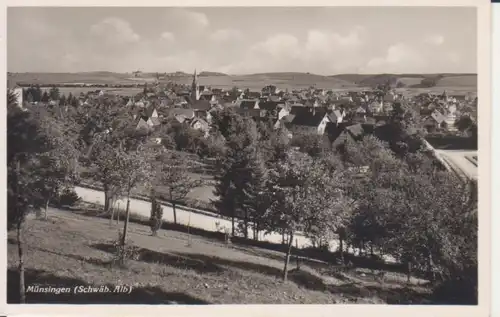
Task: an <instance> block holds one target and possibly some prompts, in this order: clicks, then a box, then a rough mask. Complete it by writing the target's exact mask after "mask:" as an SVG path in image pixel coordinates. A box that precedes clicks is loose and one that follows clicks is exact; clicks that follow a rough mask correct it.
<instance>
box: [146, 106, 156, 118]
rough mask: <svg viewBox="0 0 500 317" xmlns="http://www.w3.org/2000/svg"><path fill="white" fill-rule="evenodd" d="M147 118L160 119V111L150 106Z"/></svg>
mask: <svg viewBox="0 0 500 317" xmlns="http://www.w3.org/2000/svg"><path fill="white" fill-rule="evenodd" d="M146 116H147V117H148V118H158V111H156V107H155V106H154V105H150V106H148V107H147V108H146Z"/></svg>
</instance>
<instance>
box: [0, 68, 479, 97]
mask: <svg viewBox="0 0 500 317" xmlns="http://www.w3.org/2000/svg"><path fill="white" fill-rule="evenodd" d="M436 75H437V74H436ZM151 76H152V75H151V74H143V75H142V77H139V78H134V77H133V75H132V74H126V73H112V72H88V73H72V74H70V73H65V74H64V73H10V74H9V75H8V82H9V86H14V85H15V84H16V83H18V82H19V83H29V84H40V85H51V84H63V83H87V84H91V83H93V84H110V85H112V84H114V85H117V84H136V83H139V84H142V83H143V82H152V81H153V80H154V78H153V77H151ZM425 76H435V75H415V74H407V75H405V74H396V75H394V74H392V75H391V74H382V75H359V74H352V75H349V74H346V75H335V76H321V75H315V74H309V73H291V72H290V73H265V74H249V75H217V76H216V75H208V76H200V77H199V83H200V85H209V86H211V87H213V88H224V89H231V88H232V87H234V86H237V87H239V88H242V89H246V88H249V89H251V90H260V89H262V87H264V86H266V85H276V86H278V87H279V88H281V89H289V90H292V89H300V88H308V87H310V86H316V87H317V88H325V89H334V90H345V89H349V90H357V89H365V88H367V87H368V86H371V85H375V84H384V83H385V82H386V81H387V79H388V78H396V79H399V80H400V81H402V82H403V83H404V84H406V85H414V84H418V83H419V82H420V81H421V80H422V79H423V78H424V77H425ZM169 80H171V81H173V82H176V83H178V84H187V85H189V84H191V82H192V80H193V78H192V76H191V75H190V74H180V75H179V76H173V77H169V79H162V80H160V82H167V81H169ZM95 89H96V88H92V87H91V88H89V90H95ZM443 89H447V90H456V91H459V92H460V91H464V90H465V91H476V90H477V75H474V74H472V75H471V74H458V75H457V74H444V75H443V78H442V79H440V80H439V81H438V83H437V86H436V87H433V88H430V89H415V91H422V92H424V91H442V90H443ZM413 90H414V89H413V88H412V91H413ZM118 91H119V92H121V91H122V90H118ZM124 91H125V93H126V94H128V90H127V89H125V90H124Z"/></svg>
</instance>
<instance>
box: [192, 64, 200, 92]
mask: <svg viewBox="0 0 500 317" xmlns="http://www.w3.org/2000/svg"><path fill="white" fill-rule="evenodd" d="M191 98H192V99H194V100H200V88H199V86H198V74H197V73H196V68H195V69H194V75H193V83H192V84H191Z"/></svg>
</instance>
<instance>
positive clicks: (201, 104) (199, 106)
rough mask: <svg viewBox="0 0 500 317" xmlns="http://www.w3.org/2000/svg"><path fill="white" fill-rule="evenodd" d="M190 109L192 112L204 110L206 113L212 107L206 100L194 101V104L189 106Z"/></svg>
mask: <svg viewBox="0 0 500 317" xmlns="http://www.w3.org/2000/svg"><path fill="white" fill-rule="evenodd" d="M191 107H192V108H193V109H194V110H205V111H208V110H210V108H212V105H211V104H210V102H209V101H207V100H196V101H195V102H193V103H192V104H191Z"/></svg>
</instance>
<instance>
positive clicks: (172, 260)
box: [7, 209, 429, 304]
mask: <svg viewBox="0 0 500 317" xmlns="http://www.w3.org/2000/svg"><path fill="white" fill-rule="evenodd" d="M49 214H50V216H49V220H48V221H43V220H36V219H33V218H32V217H30V218H29V219H28V220H27V223H26V225H25V242H26V245H25V254H26V256H25V266H26V285H27V286H30V285H33V286H34V285H37V284H38V285H41V286H45V287H46V286H49V285H51V286H54V287H58V286H65V287H70V288H71V290H73V288H74V287H75V286H77V285H90V286H95V287H99V286H104V285H106V286H108V287H109V288H110V289H114V287H115V286H117V285H124V286H132V287H133V290H132V293H131V294H119V293H107V294H106V293H105V294H103V293H99V294H96V293H87V294H76V295H75V294H73V292H70V293H69V294H59V295H54V294H50V293H45V294H44V293H32V292H28V293H27V302H28V303H64V304H71V303H80V304H82V303H96V304H97V303H101V304H105V303H108V304H110V303H126V304H231V303H238V304H300V303H304V304H313V303H314V304H333V303H378V304H382V303H393V304H404V303H405V304H410V303H413V304H418V303H429V301H428V300H426V298H428V296H429V289H428V288H427V287H426V286H423V285H419V284H420V283H423V282H424V281H423V280H418V279H412V281H411V284H410V285H406V283H405V280H406V278H405V276H404V275H403V274H401V273H396V272H389V271H387V273H386V276H385V278H384V280H380V281H378V280H377V279H376V278H375V277H374V276H373V275H372V274H373V272H372V270H369V269H362V268H356V267H354V268H352V269H351V270H348V271H342V270H335V267H334V266H331V265H327V264H326V263H324V262H321V261H313V260H307V259H303V260H302V261H301V266H300V270H297V269H296V265H295V262H294V261H293V260H292V262H291V265H290V272H289V281H288V282H286V283H283V282H282V281H281V279H280V274H281V271H282V260H283V256H284V254H283V253H281V252H278V251H271V250H266V249H262V248H259V247H255V246H248V245H243V244H232V245H229V246H228V245H225V244H224V243H221V242H219V241H217V240H216V239H210V238H205V237H202V236H195V235H191V236H189V235H187V234H186V233H182V232H178V231H175V230H160V231H159V232H158V236H156V237H153V236H151V235H150V231H149V228H148V227H147V226H143V225H139V224H135V223H130V225H129V235H128V238H129V242H128V244H129V245H133V246H134V249H135V250H136V252H135V253H136V255H137V257H136V260H129V261H128V263H127V267H125V268H124V267H120V266H115V265H113V264H112V263H113V247H112V243H113V241H114V240H116V239H117V231H118V229H119V228H121V227H122V226H123V223H120V224H111V225H110V224H109V221H108V220H106V219H101V218H96V217H90V216H85V215H83V214H80V213H79V212H78V211H74V212H69V211H61V210H57V209H51V210H49ZM188 239H189V240H190V241H191V244H190V246H187V243H188ZM8 242H9V244H8V278H7V282H8V287H7V289H8V300H7V301H8V302H9V303H15V302H16V301H17V294H18V281H17V273H16V270H15V268H16V266H17V248H16V245H15V235H14V234H10V235H9V239H8ZM374 272H376V271H374Z"/></svg>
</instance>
